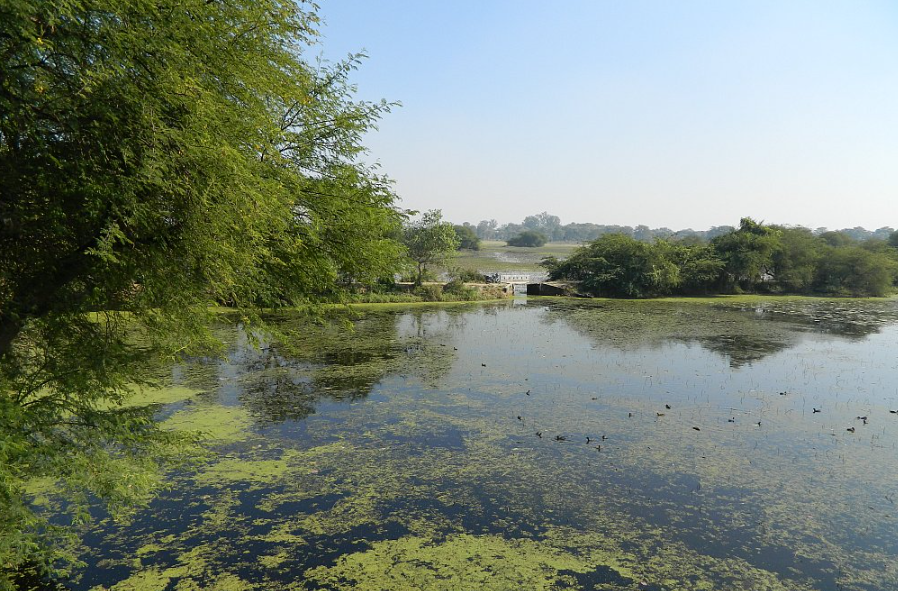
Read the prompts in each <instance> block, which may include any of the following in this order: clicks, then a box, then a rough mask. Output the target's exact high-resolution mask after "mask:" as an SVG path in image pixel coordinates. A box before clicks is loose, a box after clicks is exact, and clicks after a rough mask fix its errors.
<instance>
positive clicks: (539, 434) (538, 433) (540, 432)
mask: <svg viewBox="0 0 898 591" xmlns="http://www.w3.org/2000/svg"><path fill="white" fill-rule="evenodd" d="M536 436H537V437H539V438H540V439H542V438H543V432H542V431H537V432H536Z"/></svg>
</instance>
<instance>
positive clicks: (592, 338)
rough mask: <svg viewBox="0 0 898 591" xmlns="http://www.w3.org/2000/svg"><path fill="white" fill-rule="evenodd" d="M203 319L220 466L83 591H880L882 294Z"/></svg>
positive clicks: (893, 478)
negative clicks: (268, 330) (264, 338)
mask: <svg viewBox="0 0 898 591" xmlns="http://www.w3.org/2000/svg"><path fill="white" fill-rule="evenodd" d="M272 321H273V323H274V325H275V326H277V327H279V328H280V329H282V330H283V331H284V334H285V336H282V337H280V340H274V339H272V340H270V342H263V343H262V348H261V349H256V348H253V347H251V346H249V345H248V339H247V337H246V335H244V334H242V333H240V332H239V331H238V330H236V329H227V328H221V330H220V334H221V336H222V338H223V339H224V340H225V342H226V343H227V346H228V349H227V355H226V358H224V359H204V360H193V361H192V362H190V363H184V364H179V365H177V366H175V367H172V368H171V370H170V372H167V373H170V376H168V377H167V381H168V382H169V383H170V388H168V389H166V390H162V391H161V392H157V393H156V395H157V396H159V400H160V401H164V402H165V404H160V406H159V418H160V420H163V421H165V422H166V425H167V426H169V427H170V428H177V429H193V428H196V429H203V430H205V431H206V432H207V433H208V434H209V436H210V437H211V438H212V444H211V445H212V448H213V450H214V454H213V455H212V456H211V457H210V458H209V460H208V461H207V462H205V463H204V464H203V465H202V466H201V467H199V468H198V469H196V470H193V471H189V472H184V473H179V474H174V475H172V476H171V480H172V488H171V489H170V490H168V491H166V492H164V493H163V494H161V495H160V497H159V498H158V499H157V500H155V501H154V502H153V503H152V505H151V506H150V507H149V508H148V509H146V510H144V511H141V512H140V513H138V514H137V515H136V516H135V518H134V519H133V520H132V521H131V522H130V523H125V524H121V523H115V522H111V521H109V520H108V519H106V518H105V517H104V516H103V515H102V513H98V520H97V522H96V524H95V526H94V527H92V529H91V530H90V531H89V532H88V534H87V535H86V537H85V539H84V546H85V549H84V555H83V557H82V558H83V560H84V561H85V563H86V567H85V568H84V569H83V570H82V571H81V578H80V580H78V581H75V582H73V583H71V587H72V588H73V589H76V590H79V591H81V590H88V589H101V588H106V589H115V590H117V591H124V590H135V591H136V590H150V589H153V590H162V589H167V590H178V591H188V590H196V589H216V590H220V591H241V590H244V589H297V590H299V589H329V590H344V589H345V590H348V589H357V590H361V591H365V590H389V589H426V590H446V591H449V590H452V591H466V590H478V589H495V590H505V589H509V590H511V589H546V590H548V589H583V590H606V589H640V590H647V591H662V590H671V591H672V590H675V589H697V590H698V589H708V590H710V589H757V590H770V591H776V590H803V589H806V590H812V589H813V590H832V591H838V590H867V591H885V590H891V589H896V588H898V560H896V557H898V506H896V503H898V414H896V412H894V411H898V302H896V300H894V299H892V300H817V299H801V298H762V297H743V298H719V299H696V300H678V301H607V300H564V299H557V300H556V299H541V298H530V299H529V300H527V299H522V300H515V301H513V302H512V301H505V302H500V303H488V304H479V305H461V306H452V307H447V306H443V307H414V308H398V307H390V308H386V309H385V310H383V311H375V310H374V308H370V309H366V310H365V311H363V312H361V313H360V316H359V317H358V318H357V319H355V320H353V321H352V324H353V331H352V332H349V331H347V330H346V327H345V325H343V324H341V323H335V324H334V325H332V326H321V325H317V324H314V323H309V322H307V321H305V320H302V319H301V318H299V317H297V316H290V315H286V314H285V315H282V316H279V317H277V318H273V319H272Z"/></svg>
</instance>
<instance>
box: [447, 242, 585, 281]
mask: <svg viewBox="0 0 898 591" xmlns="http://www.w3.org/2000/svg"><path fill="white" fill-rule="evenodd" d="M578 246H580V245H579V244H577V243H574V242H549V243H547V244H545V245H544V246H540V247H536V248H527V247H523V246H506V245H505V242H504V241H501V240H483V241H481V242H480V250H477V251H475V250H464V251H459V252H458V253H456V255H455V258H453V259H450V260H449V261H448V262H447V267H463V268H465V269H469V268H470V269H476V270H478V271H480V272H481V273H497V272H531V273H540V272H544V271H545V269H543V268H542V267H540V266H539V262H540V261H541V260H542V259H543V258H545V257H548V256H554V257H558V258H560V259H563V258H566V257H568V256H569V255H570V254H571V252H573V250H574V249H575V248H577V247H578Z"/></svg>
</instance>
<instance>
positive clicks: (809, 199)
mask: <svg viewBox="0 0 898 591" xmlns="http://www.w3.org/2000/svg"><path fill="white" fill-rule="evenodd" d="M319 4H320V11H319V15H320V16H321V18H322V20H323V25H322V28H321V33H322V37H321V39H320V45H319V46H318V47H317V48H315V49H314V50H313V51H317V52H318V53H319V54H320V55H322V56H323V57H324V58H326V59H328V60H330V61H337V60H339V59H342V58H343V57H345V56H346V55H347V54H349V53H355V52H361V51H363V52H364V53H366V54H367V56H368V58H367V59H366V60H365V61H364V63H363V64H362V65H361V67H360V68H359V70H358V71H357V72H355V75H354V77H353V81H354V82H355V83H356V84H357V85H358V97H359V98H361V99H365V100H379V99H381V98H383V99H387V100H389V101H400V102H401V103H402V106H401V107H399V108H397V109H394V110H393V111H392V112H391V113H389V114H387V115H385V117H384V118H383V119H382V120H381V122H380V124H379V129H378V131H376V132H372V133H370V134H369V135H368V136H366V138H365V144H366V145H367V146H368V147H369V149H370V152H369V154H368V155H367V159H368V161H370V162H372V163H375V162H376V163H378V164H379V165H380V167H381V172H382V173H384V174H386V175H388V176H389V177H391V178H392V179H394V181H395V189H396V192H397V193H398V195H399V196H400V198H401V202H400V206H402V207H404V208H409V209H415V210H422V211H423V210H428V209H441V210H442V211H443V215H444V218H446V219H448V220H451V221H453V222H455V223H461V222H463V221H470V222H472V223H475V224H476V223H477V222H478V221H479V220H483V219H496V220H498V221H499V223H500V224H501V223H506V222H515V223H519V222H520V221H522V220H523V218H524V217H525V216H527V215H532V214H536V213H539V212H542V211H548V212H549V213H551V214H554V215H557V216H559V217H560V218H561V220H562V223H570V222H592V223H596V224H619V225H631V226H635V225H637V224H645V225H648V226H650V227H662V226H666V227H669V228H673V229H683V228H693V229H696V230H702V229H707V228H709V227H711V226H718V225H738V222H739V219H740V218H741V217H744V216H751V217H753V218H755V219H756V220H762V221H764V222H768V223H778V224H792V225H803V226H807V227H811V228H817V227H828V228H831V229H832V228H846V227H855V226H863V227H866V228H867V229H876V228H880V227H882V226H892V227H898V2H893V1H882V2H876V1H865V0H845V1H842V2H831V1H827V0H813V1H808V2H804V1H799V0H790V1H782V0H777V1H769V2H768V1H764V0H752V1H735V0H732V1H726V2H721V1H719V0H705V1H700V0H682V1H677V2H671V1H669V0H655V1H643V0H615V1H611V0H591V1H589V0H583V1H574V0H559V1H556V2H546V1H545V0H543V1H542V2H533V1H530V0H515V1H500V0H473V1H472V0H451V1H447V0H443V1H441V2H436V1H431V0H378V1H376V2H375V1H371V0H319Z"/></svg>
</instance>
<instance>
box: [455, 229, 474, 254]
mask: <svg viewBox="0 0 898 591" xmlns="http://www.w3.org/2000/svg"><path fill="white" fill-rule="evenodd" d="M454 227H455V236H456V238H458V248H459V249H464V250H480V238H478V237H477V234H476V233H475V232H474V228H473V227H472V226H471V225H470V224H465V225H463V226H454Z"/></svg>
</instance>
